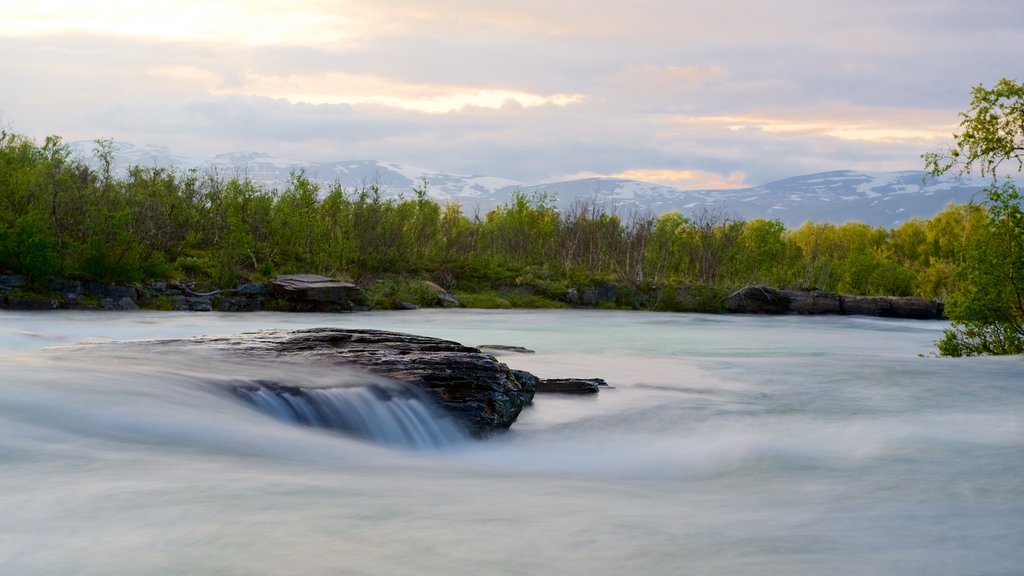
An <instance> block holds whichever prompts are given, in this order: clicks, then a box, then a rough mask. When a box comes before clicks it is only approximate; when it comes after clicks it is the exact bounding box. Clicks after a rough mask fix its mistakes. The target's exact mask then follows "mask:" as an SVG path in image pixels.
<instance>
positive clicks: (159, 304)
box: [139, 296, 175, 311]
mask: <svg viewBox="0 0 1024 576" xmlns="http://www.w3.org/2000/svg"><path fill="white" fill-rule="evenodd" d="M139 304H141V308H142V309H143V310H162V311H170V310H174V309H175V305H174V297H173V296H157V297H155V298H146V299H145V300H143V301H142V302H140V303H139Z"/></svg>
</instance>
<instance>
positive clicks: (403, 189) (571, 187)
mask: <svg viewBox="0 0 1024 576" xmlns="http://www.w3.org/2000/svg"><path fill="white" fill-rule="evenodd" d="M71 147H72V149H73V150H74V151H75V152H76V154H78V155H79V156H80V157H82V158H84V159H87V160H88V159H89V158H90V157H91V155H92V149H93V148H94V144H93V143H92V142H74V143H72V144H71ZM115 150H116V166H115V169H116V170H124V169H125V168H127V167H128V166H132V165H136V166H159V167H177V168H182V169H187V168H198V169H200V170H202V171H215V172H217V173H218V174H221V175H223V176H226V177H232V176H246V177H248V178H251V179H252V180H253V181H255V182H257V183H259V184H262V185H264V186H266V187H267V188H270V189H275V188H276V189H281V188H283V187H284V186H286V185H287V182H288V178H289V174H290V173H291V172H292V171H294V170H297V169H302V170H304V171H305V174H306V176H307V177H309V178H310V179H311V180H313V181H315V182H317V183H318V184H320V186H321V188H322V189H323V190H327V189H328V187H329V186H331V185H334V184H340V185H341V186H343V187H345V188H346V189H349V190H353V189H358V188H360V187H362V186H366V185H370V184H376V185H378V186H379V187H380V188H381V189H382V190H383V191H384V193H385V194H386V195H390V196H395V197H404V198H409V197H411V196H412V195H413V189H414V188H415V187H418V186H422V185H423V183H426V184H427V194H428V196H429V197H430V198H432V199H434V200H436V201H438V202H457V203H459V204H461V205H462V207H463V210H464V211H465V212H466V213H468V214H471V215H472V214H481V215H482V214H484V213H486V212H487V211H489V210H492V209H493V208H494V207H496V206H497V205H499V204H503V203H506V202H508V201H509V199H510V197H511V195H512V193H513V192H515V191H517V190H518V191H522V192H525V193H527V194H533V193H535V192H541V191H543V192H548V193H550V194H551V195H552V196H554V197H555V198H556V199H557V200H556V202H557V206H558V208H559V209H561V210H568V209H571V208H572V207H573V205H574V204H578V203H580V202H587V203H591V202H593V203H596V204H597V205H598V206H601V207H603V208H604V209H605V210H607V211H616V212H617V213H619V214H622V215H628V214H632V213H641V214H643V213H654V214H662V213H665V212H670V211H673V210H677V211H679V212H681V213H683V214H692V213H694V212H698V211H701V210H715V211H719V212H720V213H721V214H722V215H724V216H727V217H733V218H741V219H751V218H759V217H760V218H770V219H778V220H781V221H782V222H784V223H785V224H786V225H787V226H791V227H793V226H799V225H800V224H802V223H803V222H805V221H807V220H813V221H815V222H835V223H840V222H846V221H851V220H853V221H859V222H864V223H866V224H870V225H873V226H886V227H890V226H894V225H896V224H899V223H900V222H903V221H905V220H908V219H910V218H912V217H914V216H918V217H921V218H929V217H931V216H933V215H934V214H936V213H938V212H939V211H941V210H942V209H943V208H944V207H945V206H946V205H947V204H948V203H949V202H959V203H965V202H968V201H970V200H971V199H976V198H977V196H978V194H979V191H980V190H981V189H982V187H983V186H984V184H985V182H984V181H982V180H980V179H969V178H961V177H956V176H943V177H940V178H932V177H928V178H925V174H924V172H922V171H916V170H911V171H902V172H855V171H850V170H840V171H834V172H822V173H818V174H807V175H803V176H794V177H792V178H786V179H783V180H777V181H775V182H769V183H767V184H763V185H760V186H754V187H750V188H740V189H728V190H680V189H678V188H673V187H670V186H662V185H659V184H652V183H649V182H640V181H636V180H625V179H617V178H586V179H581V180H570V181H563V182H547V183H540V184H537V183H528V182H519V181H515V180H509V179H505V178H496V177H490V176H467V175H458V174H448V173H444V172H439V171H435V170H429V169H425V168H417V167H413V166H408V165H400V164H394V163H388V162H380V161H374V160H358V161H339V162H299V161H292V160H286V159H281V158H275V157H272V156H270V155H268V154H263V153H256V152H234V153H230V154H220V155H217V156H215V157H213V158H200V157H195V156H188V155H184V154H178V153H175V152H173V151H171V150H169V149H167V148H164V147H158V146H135V145H132V144H125V143H116V144H115Z"/></svg>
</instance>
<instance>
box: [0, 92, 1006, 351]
mask: <svg viewBox="0 0 1024 576" xmlns="http://www.w3.org/2000/svg"><path fill="white" fill-rule="evenodd" d="M1020 93H1021V87H1020V86H1018V85H1016V84H1014V83H1012V82H1008V81H1004V82H1002V83H1000V84H999V85H997V87H996V88H995V89H993V90H991V91H990V90H985V89H983V88H981V87H979V88H977V89H976V90H975V102H974V104H973V105H972V108H971V111H970V112H969V113H968V114H966V115H965V117H964V122H963V124H962V129H963V131H962V132H961V133H960V134H958V135H957V136H956V138H957V140H956V146H955V147H953V148H951V149H950V150H949V151H947V152H945V153H936V154H932V155H927V156H926V160H927V161H928V163H929V164H928V165H929V168H930V169H931V170H932V172H934V173H936V174H938V173H942V172H946V171H949V170H961V171H969V170H970V169H971V168H975V167H976V168H977V169H979V170H980V171H981V172H982V174H985V175H986V176H991V177H992V178H993V186H992V187H990V188H989V189H988V192H987V196H986V200H985V202H981V203H971V204H966V205H955V204H951V205H950V206H948V207H947V208H946V209H945V210H944V211H943V212H941V213H939V214H938V215H936V216H934V217H933V218H931V219H928V220H922V219H913V220H909V221H907V222H904V223H902V224H901V225H899V226H898V227H895V228H892V229H884V228H879V227H871V226H868V225H865V224H861V223H856V222H848V223H845V224H829V223H813V222H807V223H805V224H803V225H802V226H800V227H798V228H795V229H792V230H790V229H787V228H786V227H785V226H784V225H783V224H782V223H780V222H778V221H774V220H765V219H754V220H749V221H740V220H736V219H733V218H730V217H729V216H728V215H726V214H724V213H721V212H716V211H711V210H704V211H699V212H696V213H693V214H685V215H684V214H681V213H678V212H671V213H667V214H662V215H653V214H645V213H637V212H630V213H627V214H618V213H615V212H614V211H609V210H606V209H605V208H604V207H603V206H602V205H600V204H598V203H596V202H595V201H588V202H579V203H577V204H576V205H574V206H573V207H572V208H571V209H569V210H566V211H562V212H560V211H558V210H556V209H555V203H554V198H553V197H551V196H550V195H548V194H545V193H537V194H532V195H531V194H525V193H516V194H514V195H513V197H512V198H511V200H510V201H509V202H508V203H506V204H504V205H502V206H499V207H497V208H496V209H494V210H492V211H490V212H487V213H486V214H483V215H480V216H476V217H469V216H466V215H465V214H464V213H463V211H462V209H461V207H460V206H458V205H456V204H447V205H441V204H439V203H437V202H434V201H433V200H431V199H430V198H429V194H428V192H429V190H428V187H427V183H426V182H424V183H422V184H421V185H420V186H418V187H417V188H416V190H415V191H414V194H413V196H412V197H411V198H404V199H395V198H389V197H386V196H385V194H384V191H383V190H381V189H380V187H379V186H377V185H374V184H368V185H365V186H363V187H361V188H359V189H354V190H350V189H346V188H344V187H342V186H341V185H338V184H335V185H331V186H329V187H327V188H326V189H322V188H321V186H320V185H319V184H317V183H316V182H313V181H312V180H310V179H309V178H308V177H307V176H306V175H305V173H304V172H302V171H301V170H299V171H295V172H293V173H292V174H291V177H290V179H289V180H288V182H287V183H286V184H285V185H284V187H283V188H282V189H267V188H265V187H263V186H260V185H258V184H257V183H255V182H253V181H252V180H249V179H247V178H245V177H231V178H227V177H224V176H223V175H220V174H216V173H202V172H200V171H198V170H195V169H193V170H184V171H182V170H174V169H166V168H155V167H142V166H134V167H131V168H130V169H128V170H127V171H125V173H124V174H114V173H113V170H112V163H113V157H114V154H113V146H112V143H111V142H109V141H98V142H97V145H96V148H95V150H94V161H93V162H91V163H86V162H83V161H80V160H78V159H75V158H73V157H72V155H71V152H70V150H69V148H68V147H67V146H66V145H64V144H63V143H62V142H61V141H60V139H59V138H57V137H49V138H47V139H46V141H45V142H43V143H42V144H41V145H40V144H37V143H36V142H34V141H32V140H31V139H28V138H26V137H24V136H22V135H19V134H16V133H11V132H6V131H3V132H0V271H3V270H7V271H14V272H18V273H20V274H23V275H24V276H26V277H27V279H28V280H29V283H30V289H31V288H37V289H39V290H45V289H46V287H47V286H48V282H49V279H51V278H53V277H64V278H71V279H81V280H100V281H106V282H116V283H124V282H142V281H146V280H178V279H189V280H192V281H196V282H198V283H200V284H201V285H204V286H211V287H230V286H231V285H233V284H234V283H235V282H238V281H242V280H263V279H266V278H269V277H271V276H273V275H276V274H283V273H298V272H312V273H320V274H324V275H328V276H333V277H345V278H347V279H350V280H354V281H356V282H357V283H359V284H361V285H363V286H364V287H366V288H367V291H368V294H369V295H370V298H371V299H372V300H373V302H374V304H375V305H376V306H378V307H401V306H406V305H408V304H414V305H429V303H430V302H432V301H433V299H434V298H435V295H434V293H432V292H431V291H430V290H427V289H425V288H424V286H425V284H423V283H422V281H424V280H430V281H432V282H434V283H436V284H438V285H440V286H442V287H443V288H445V289H447V290H449V291H455V292H456V293H457V294H458V295H459V296H460V298H461V299H462V300H463V302H464V303H466V304H469V305H478V306H487V307H519V306H525V307H547V306H564V305H566V304H575V303H586V302H587V295H588V294H593V293H597V292H601V291H602V290H604V291H605V292H604V294H605V296H606V297H603V298H599V299H598V301H601V302H604V303H605V305H609V304H608V303H610V302H614V305H615V306H617V307H622V308H646V309H654V310H705V311H713V310H717V309H719V308H720V307H721V306H722V299H723V297H724V296H725V295H726V294H728V293H730V292H731V291H733V290H735V289H738V288H741V287H743V286H746V285H751V284H767V285H771V286H775V287H778V288H792V289H818V290H828V291H835V292H842V293H847V294H861V295H890V296H920V297H924V298H929V299H937V300H946V301H947V302H948V308H947V310H949V312H950V315H951V316H952V317H953V318H954V319H955V320H956V322H955V323H954V325H953V327H952V328H951V331H950V333H949V334H947V337H946V338H945V339H944V340H943V342H942V344H941V346H940V350H941V352H942V353H944V354H972V353H982V352H984V353H994V352H1000V353H1001V352H1012V351H1020V345H1021V340H1022V332H1021V327H1022V324H1024V320H1022V318H1024V314H1022V306H1021V302H1022V290H1021V288H1022V287H1021V284H1020V282H1021V281H1022V272H1021V270H1022V265H1021V264H1022V258H1024V250H1022V246H1021V244H1022V242H1024V240H1022V237H1024V236H1022V230H1024V217H1022V215H1021V211H1020V204H1019V192H1018V190H1017V189H1016V187H1015V186H1014V185H1013V184H1012V183H1010V182H1005V181H998V180H997V178H996V174H997V173H998V172H999V171H1000V169H1001V168H1002V164H1001V163H1002V162H1003V161H1004V160H1011V161H1015V162H1016V167H1017V169H1018V170H1019V169H1020V162H1021V132H1022V131H1024V129H1022V127H1021V118H1022V116H1024V113H1022V112H1021V110H1022V107H1024V105H1022V104H1021V95H1020ZM1007 142H1010V143H1011V144H1007ZM609 287H610V288H609Z"/></svg>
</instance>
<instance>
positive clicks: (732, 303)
mask: <svg viewBox="0 0 1024 576" xmlns="http://www.w3.org/2000/svg"><path fill="white" fill-rule="evenodd" d="M790 302H791V300H790V298H789V296H788V295H786V294H784V293H782V292H781V291H779V290H776V289H774V288H769V287H768V286H747V287H746V288H743V289H741V290H737V291H736V292H733V293H732V294H730V295H729V296H728V298H726V300H725V309H726V311H728V312H733V313H736V314H787V313H789V306H790Z"/></svg>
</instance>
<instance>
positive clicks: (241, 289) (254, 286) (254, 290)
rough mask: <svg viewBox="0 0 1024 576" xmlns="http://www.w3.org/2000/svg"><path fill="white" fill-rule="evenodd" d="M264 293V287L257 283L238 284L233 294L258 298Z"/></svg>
mask: <svg viewBox="0 0 1024 576" xmlns="http://www.w3.org/2000/svg"><path fill="white" fill-rule="evenodd" d="M265 291H266V287H265V286H263V284H260V283H259V282H239V283H238V284H235V292H237V293H239V294H244V295H246V296H258V295H260V294H263V293H264V292H265Z"/></svg>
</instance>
